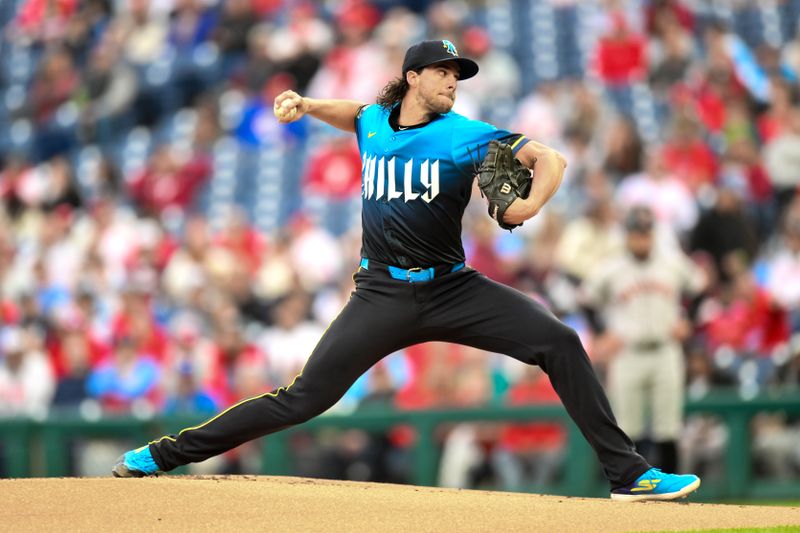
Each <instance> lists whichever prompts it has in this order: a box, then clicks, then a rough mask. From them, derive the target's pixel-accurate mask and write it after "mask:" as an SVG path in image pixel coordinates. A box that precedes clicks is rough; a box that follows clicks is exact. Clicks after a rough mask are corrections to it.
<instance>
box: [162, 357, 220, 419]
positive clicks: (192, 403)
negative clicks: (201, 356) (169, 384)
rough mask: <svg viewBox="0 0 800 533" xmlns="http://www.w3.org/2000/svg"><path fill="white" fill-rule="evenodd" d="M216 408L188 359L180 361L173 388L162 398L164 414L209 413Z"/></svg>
mask: <svg viewBox="0 0 800 533" xmlns="http://www.w3.org/2000/svg"><path fill="white" fill-rule="evenodd" d="M217 409H218V405H217V403H216V402H215V401H214V399H213V398H212V397H211V395H210V394H208V393H207V392H206V391H205V390H203V389H202V388H200V386H199V383H198V381H197V378H196V376H195V373H194V369H193V368H192V364H191V363H190V362H188V361H185V362H183V363H181V364H180V365H179V367H178V369H177V383H176V385H175V389H174V390H173V391H172V392H171V393H170V394H167V397H166V399H165V400H164V409H163V411H164V414H167V415H176V414H177V415H180V414H195V413H202V414H211V413H214V412H215V411H217Z"/></svg>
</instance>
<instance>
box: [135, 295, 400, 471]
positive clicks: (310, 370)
mask: <svg viewBox="0 0 800 533" xmlns="http://www.w3.org/2000/svg"><path fill="white" fill-rule="evenodd" d="M361 292H362V293H363V292H364V291H361ZM385 296H386V295H381V294H377V295H376V294H374V293H369V294H366V297H365V296H364V295H363V294H359V293H357V294H356V295H354V296H353V297H352V298H351V300H350V301H349V303H348V304H347V306H346V307H345V308H344V310H343V311H342V312H341V314H340V315H339V316H338V317H337V318H336V320H334V321H333V323H332V324H331V325H330V327H329V328H328V330H327V331H326V332H325V334H324V335H323V337H322V339H321V340H320V341H319V344H318V345H317V347H316V348H315V349H314V352H313V353H312V354H311V356H310V357H309V359H308V361H307V363H306V365H305V367H304V368H303V370H302V372H301V373H300V374H299V375H298V376H297V377H296V378H295V380H294V381H293V382H292V383H291V384H290V385H288V386H286V387H281V388H279V389H277V390H274V391H271V392H268V393H266V394H263V395H261V396H257V397H255V398H250V399H247V400H244V401H242V402H239V403H238V404H236V405H234V406H232V407H230V408H228V409H227V410H225V411H223V412H222V413H220V414H219V415H217V416H215V417H214V418H212V419H210V420H208V421H207V422H205V423H203V424H200V425H199V426H196V427H193V428H187V429H184V430H182V431H181V432H180V433H178V434H177V435H168V436H165V437H162V438H160V439H158V440H156V441H154V442H152V443H151V444H150V452H151V453H152V455H153V459H154V460H155V462H156V463H157V465H158V467H159V468H160V469H161V470H164V471H167V470H171V469H173V468H175V467H177V466H180V465H184V464H187V463H190V462H198V461H202V460H204V459H207V458H209V457H212V456H215V455H218V454H220V453H222V452H225V451H227V450H230V449H231V448H234V447H236V446H238V445H240V444H242V443H244V442H247V441H249V440H252V439H255V438H258V437H262V436H264V435H268V434H270V433H274V432H275V431H279V430H281V429H283V428H286V427H289V426H292V425H295V424H300V423H302V422H305V421H306V420H309V419H310V418H313V417H315V416H317V415H319V414H321V413H323V412H324V411H326V410H327V409H328V408H329V407H331V406H332V405H333V404H335V403H336V402H337V401H338V400H339V399H340V398H341V397H342V396H343V395H344V393H345V392H346V391H347V389H348V388H350V386H351V385H352V384H353V382H354V381H355V380H356V379H357V378H358V377H359V376H360V375H361V374H363V373H364V372H365V371H366V370H367V369H369V368H370V367H371V366H372V365H373V364H375V363H376V362H377V361H378V360H380V359H381V358H382V357H384V356H385V355H388V354H389V353H391V352H393V351H396V350H398V349H400V348H402V347H403V346H405V345H407V344H408V343H409V342H413V339H409V338H407V337H409V335H410V334H411V333H412V332H413V331H414V330H415V328H414V324H410V323H407V322H409V321H413V320H415V317H414V316H413V313H412V311H411V309H412V307H411V306H403V302H402V298H394V299H393V300H394V301H393V302H392V301H389V299H388V298H385Z"/></svg>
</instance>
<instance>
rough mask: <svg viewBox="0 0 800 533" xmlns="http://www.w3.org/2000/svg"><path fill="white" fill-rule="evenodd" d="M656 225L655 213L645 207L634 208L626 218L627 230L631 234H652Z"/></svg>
mask: <svg viewBox="0 0 800 533" xmlns="http://www.w3.org/2000/svg"><path fill="white" fill-rule="evenodd" d="M654 223H655V219H654V217H653V211H652V210H651V209H650V208H649V207H647V206H644V205H637V206H636V207H632V208H631V210H630V211H628V214H627V215H626V216H625V229H627V230H628V232H629V233H630V232H633V233H650V232H651V231H652V230H653V224H654Z"/></svg>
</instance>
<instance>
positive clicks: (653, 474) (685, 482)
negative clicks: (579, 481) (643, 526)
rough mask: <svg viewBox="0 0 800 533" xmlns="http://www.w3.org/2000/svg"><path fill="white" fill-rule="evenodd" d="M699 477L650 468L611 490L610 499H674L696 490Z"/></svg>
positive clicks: (698, 484)
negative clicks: (629, 482)
mask: <svg viewBox="0 0 800 533" xmlns="http://www.w3.org/2000/svg"><path fill="white" fill-rule="evenodd" d="M699 486H700V478H699V477H697V476H695V475H693V474H687V475H679V474H666V473H664V472H662V471H661V470H659V469H658V468H651V469H650V470H648V471H647V472H645V473H644V474H642V475H641V476H639V477H638V478H636V481H634V482H633V483H631V484H629V485H626V486H624V487H620V488H618V489H614V490H612V491H611V499H612V500H621V501H628V502H635V501H643V500H676V499H678V498H685V497H686V495H687V494H689V493H690V492H693V491H695V490H697V487H699Z"/></svg>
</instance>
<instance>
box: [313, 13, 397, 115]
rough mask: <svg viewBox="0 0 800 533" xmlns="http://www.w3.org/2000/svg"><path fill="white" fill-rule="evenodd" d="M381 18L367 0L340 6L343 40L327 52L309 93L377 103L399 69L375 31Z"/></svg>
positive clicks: (338, 16) (338, 17) (338, 21)
mask: <svg viewBox="0 0 800 533" xmlns="http://www.w3.org/2000/svg"><path fill="white" fill-rule="evenodd" d="M379 20H380V13H379V12H378V11H377V9H376V8H375V7H374V6H372V5H371V4H370V3H369V2H367V1H365V0H348V1H346V2H342V3H341V4H340V5H339V6H338V9H337V14H336V27H337V30H338V32H339V35H340V38H341V40H340V42H339V44H337V45H336V46H335V47H334V48H333V49H332V50H331V51H330V52H329V53H328V55H327V57H326V58H325V60H324V61H323V64H322V68H320V70H319V71H317V73H316V74H315V76H314V78H313V79H312V81H311V84H310V86H309V88H308V96H312V97H320V98H348V99H353V100H357V101H361V102H373V101H374V100H375V95H377V94H378V91H379V90H380V89H381V87H383V86H384V85H386V83H387V82H388V81H389V80H390V79H391V78H392V76H393V75H394V73H396V72H398V70H399V69H397V68H394V67H395V65H390V64H387V61H386V58H385V53H384V51H383V49H382V48H381V47H378V46H375V43H374V41H373V40H372V38H371V37H372V31H373V30H374V29H375V26H376V25H377V24H378V21H379Z"/></svg>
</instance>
